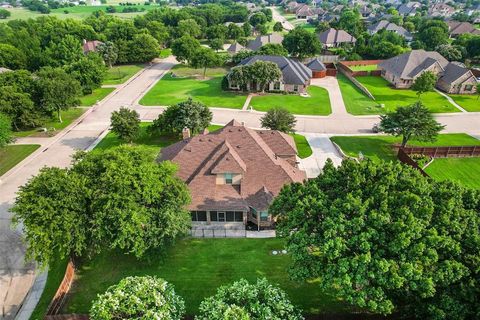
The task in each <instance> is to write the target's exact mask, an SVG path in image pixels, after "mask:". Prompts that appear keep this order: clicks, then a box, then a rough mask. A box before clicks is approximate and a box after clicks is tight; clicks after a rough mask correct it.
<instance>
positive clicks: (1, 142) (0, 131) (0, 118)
mask: <svg viewBox="0 0 480 320" xmlns="http://www.w3.org/2000/svg"><path fill="white" fill-rule="evenodd" d="M12 138H13V137H12V124H11V121H10V118H8V117H7V116H6V115H4V114H3V113H0V149H1V148H3V147H5V146H6V145H7V144H9V143H10V142H11V141H12Z"/></svg>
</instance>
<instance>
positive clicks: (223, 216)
mask: <svg viewBox="0 0 480 320" xmlns="http://www.w3.org/2000/svg"><path fill="white" fill-rule="evenodd" d="M210 221H218V222H225V221H226V222H243V211H210Z"/></svg>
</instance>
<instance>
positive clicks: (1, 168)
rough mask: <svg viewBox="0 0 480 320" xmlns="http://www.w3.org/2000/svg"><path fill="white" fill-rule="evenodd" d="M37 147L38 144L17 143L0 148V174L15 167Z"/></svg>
mask: <svg viewBox="0 0 480 320" xmlns="http://www.w3.org/2000/svg"><path fill="white" fill-rule="evenodd" d="M39 147H40V145H38V144H17V145H9V146H5V147H3V148H0V176H2V175H3V174H5V173H6V172H7V171H8V170H10V169H12V168H13V167H15V166H16V165H17V164H18V163H20V162H21V161H22V160H23V159H25V158H26V157H28V156H29V155H30V154H32V153H33V152H34V151H35V150H37V149H38V148H39Z"/></svg>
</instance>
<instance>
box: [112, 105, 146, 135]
mask: <svg viewBox="0 0 480 320" xmlns="http://www.w3.org/2000/svg"><path fill="white" fill-rule="evenodd" d="M110 127H111V130H112V132H113V133H115V134H116V135H117V136H118V137H119V138H120V139H122V140H123V141H126V142H132V141H133V140H134V139H135V138H137V137H138V135H139V133H140V115H139V114H138V112H137V111H135V110H131V109H128V108H125V107H121V108H120V110H118V111H113V112H112V115H111V117H110Z"/></svg>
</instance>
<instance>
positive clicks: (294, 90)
mask: <svg viewBox="0 0 480 320" xmlns="http://www.w3.org/2000/svg"><path fill="white" fill-rule="evenodd" d="M293 92H298V85H296V84H295V85H294V86H293Z"/></svg>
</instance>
